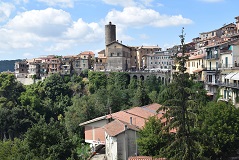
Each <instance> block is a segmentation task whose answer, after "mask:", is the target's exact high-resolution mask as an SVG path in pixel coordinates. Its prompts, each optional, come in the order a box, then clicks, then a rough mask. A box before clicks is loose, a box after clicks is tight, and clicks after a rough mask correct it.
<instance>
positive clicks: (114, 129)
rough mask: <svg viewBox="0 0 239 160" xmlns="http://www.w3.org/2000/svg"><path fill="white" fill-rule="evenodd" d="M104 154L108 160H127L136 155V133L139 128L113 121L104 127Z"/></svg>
mask: <svg viewBox="0 0 239 160" xmlns="http://www.w3.org/2000/svg"><path fill="white" fill-rule="evenodd" d="M104 129H105V148H106V150H105V154H106V158H107V159H109V160H118V159H121V160H128V157H130V156H135V155H137V154H138V147H137V138H138V136H137V131H139V128H137V126H135V125H133V124H132V122H131V123H126V122H123V121H120V120H114V121H113V122H111V123H108V124H107V125H105V126H104Z"/></svg>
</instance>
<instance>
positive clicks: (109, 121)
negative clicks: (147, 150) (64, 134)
mask: <svg viewBox="0 0 239 160" xmlns="http://www.w3.org/2000/svg"><path fill="white" fill-rule="evenodd" d="M160 107H161V105H160V104H157V103H153V104H150V105H147V106H142V107H133V108H131V109H127V110H123V111H119V112H116V113H112V114H108V115H105V116H102V117H98V118H95V119H92V120H89V121H86V122H84V123H81V124H80V126H84V127H85V142H86V143H89V144H91V146H93V149H94V148H95V147H96V146H99V145H104V146H105V150H106V157H107V158H110V159H112V158H113V157H118V158H119V157H121V158H120V159H125V160H126V159H128V157H129V156H134V155H135V154H137V153H138V148H137V144H136V139H137V131H138V130H139V129H142V128H143V127H144V125H145V122H147V120H148V118H149V117H152V116H157V117H158V118H161V117H162V116H163V114H164V111H160V112H157V111H158V110H159V108H160ZM126 157H127V158H126Z"/></svg>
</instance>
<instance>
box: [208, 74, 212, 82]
mask: <svg viewBox="0 0 239 160" xmlns="http://www.w3.org/2000/svg"><path fill="white" fill-rule="evenodd" d="M208 82H210V83H212V75H208Z"/></svg>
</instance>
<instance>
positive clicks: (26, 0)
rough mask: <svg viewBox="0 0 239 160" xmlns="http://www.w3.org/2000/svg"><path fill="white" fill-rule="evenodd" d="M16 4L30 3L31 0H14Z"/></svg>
mask: <svg viewBox="0 0 239 160" xmlns="http://www.w3.org/2000/svg"><path fill="white" fill-rule="evenodd" d="M14 2H15V4H21V3H28V2H29V0H14Z"/></svg>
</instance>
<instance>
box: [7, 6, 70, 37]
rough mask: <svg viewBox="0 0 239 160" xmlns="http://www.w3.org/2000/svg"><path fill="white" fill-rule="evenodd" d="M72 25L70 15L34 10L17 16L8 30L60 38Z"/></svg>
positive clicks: (9, 23)
mask: <svg viewBox="0 0 239 160" xmlns="http://www.w3.org/2000/svg"><path fill="white" fill-rule="evenodd" d="M71 23H72V20H71V16H70V14H69V13H67V12H65V11H63V10H56V9H52V8H47V9H45V10H32V11H27V12H23V13H21V14H19V15H17V16H15V17H14V18H13V19H12V20H11V21H9V22H8V23H7V25H6V26H7V28H9V29H13V30H18V31H22V32H28V33H34V34H36V35H37V36H40V37H45V36H48V37H51V36H53V37H55V36H60V35H61V34H62V32H63V31H65V30H66V29H67V27H69V26H70V25H71Z"/></svg>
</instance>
